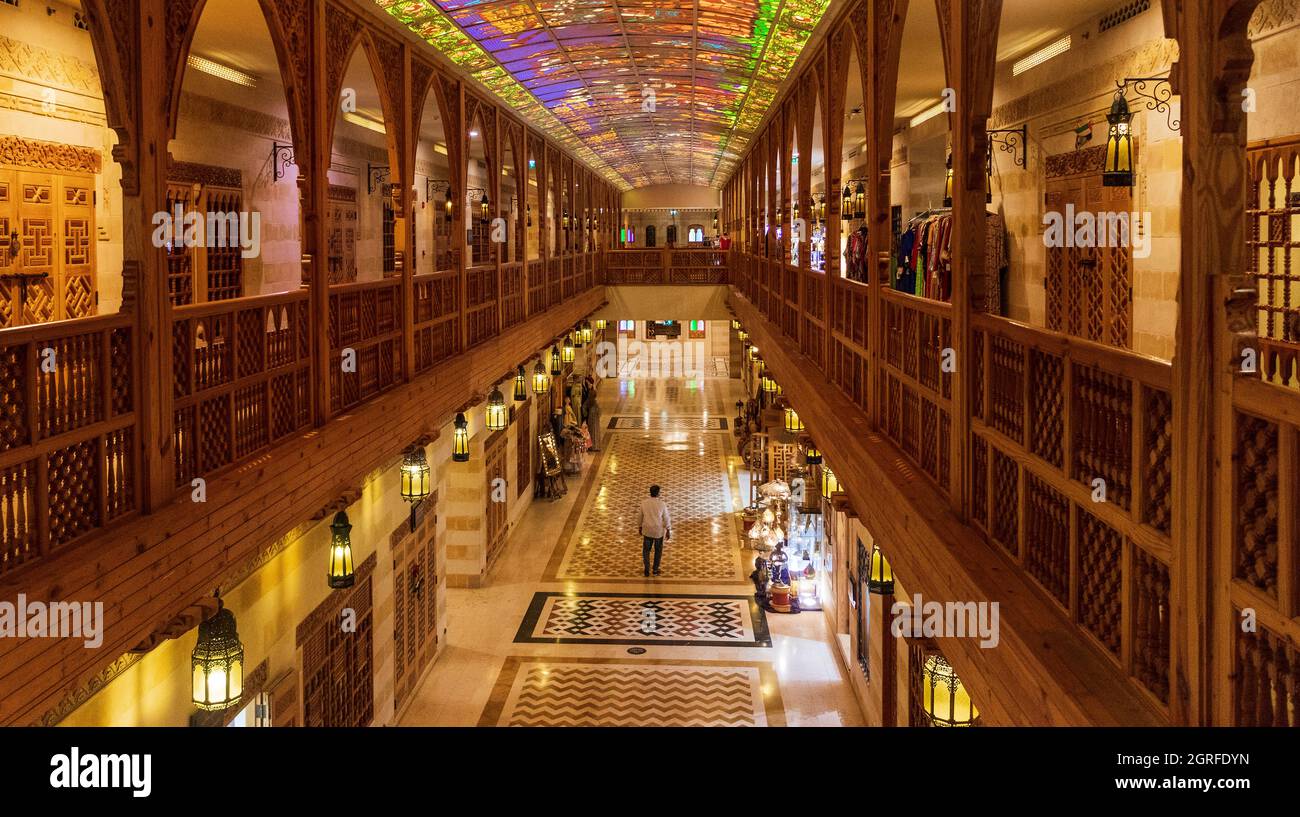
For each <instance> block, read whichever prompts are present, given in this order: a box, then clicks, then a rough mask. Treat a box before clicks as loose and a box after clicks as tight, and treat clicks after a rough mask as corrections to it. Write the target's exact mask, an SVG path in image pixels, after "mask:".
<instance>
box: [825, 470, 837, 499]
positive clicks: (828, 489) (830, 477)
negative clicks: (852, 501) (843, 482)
mask: <svg viewBox="0 0 1300 817" xmlns="http://www.w3.org/2000/svg"><path fill="white" fill-rule="evenodd" d="M839 490H840V481H839V480H838V479H836V478H835V472H834V471H832V470H831V469H830V468H828V467H826V466H825V465H823V466H822V496H830V495H831V494H835V493H839Z"/></svg>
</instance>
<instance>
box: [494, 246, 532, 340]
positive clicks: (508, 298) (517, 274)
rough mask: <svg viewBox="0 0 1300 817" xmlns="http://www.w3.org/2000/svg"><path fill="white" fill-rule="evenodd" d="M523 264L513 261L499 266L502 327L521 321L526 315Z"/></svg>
mask: <svg viewBox="0 0 1300 817" xmlns="http://www.w3.org/2000/svg"><path fill="white" fill-rule="evenodd" d="M524 269H525V268H524V264H523V262H521V261H514V262H511V263H509V264H503V265H502V266H501V322H502V328H509V327H511V326H515V325H517V324H520V323H523V322H524V318H526V317H527V307H528V302H527V293H526V292H525V291H524Z"/></svg>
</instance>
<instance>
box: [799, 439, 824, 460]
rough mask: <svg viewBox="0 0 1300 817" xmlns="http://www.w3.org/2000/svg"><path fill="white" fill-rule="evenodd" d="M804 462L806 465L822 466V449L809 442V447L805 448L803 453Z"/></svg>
mask: <svg viewBox="0 0 1300 817" xmlns="http://www.w3.org/2000/svg"><path fill="white" fill-rule="evenodd" d="M803 461H804V465H821V464H822V452H821V449H820V448H818V447H816V446H815V445H813V444H812V443H811V442H809V443H808V447H807V448H805V449H804V452H803Z"/></svg>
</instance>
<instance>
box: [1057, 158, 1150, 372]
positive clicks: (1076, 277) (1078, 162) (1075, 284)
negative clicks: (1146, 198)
mask: <svg viewBox="0 0 1300 817" xmlns="http://www.w3.org/2000/svg"><path fill="white" fill-rule="evenodd" d="M1105 158H1106V148H1105V146H1104V145H1099V146H1097V147H1093V148H1087V149H1086V150H1078V151H1073V152H1070V153H1060V154H1057V155H1055V156H1049V157H1047V182H1046V183H1047V190H1046V192H1045V193H1044V196H1043V198H1044V205H1045V209H1046V211H1047V212H1049V213H1051V212H1054V213H1060V214H1062V216H1064V215H1066V214H1067V213H1068V212H1070V211H1069V209H1068V208H1069V207H1070V205H1073V212H1074V213H1083V212H1088V213H1092V214H1094V215H1097V214H1101V213H1110V214H1120V213H1123V214H1125V218H1128V214H1129V213H1130V212H1131V211H1132V209H1133V202H1132V194H1131V193H1130V191H1129V188H1127V187H1103V186H1102V183H1101V170H1102V165H1103V164H1104V162H1105ZM1065 229H1066V230H1073V229H1074V225H1073V224H1070V223H1069V222H1068V221H1067V222H1066V223H1065ZM1129 229H1131V230H1137V229H1139V225H1137V224H1130V225H1129ZM1132 270H1133V253H1132V240H1131V238H1130V241H1129V243H1128V244H1127V245H1126V246H1113V245H1112V246H1103V247H1077V246H1075V247H1059V246H1058V247H1048V248H1047V276H1046V279H1045V281H1044V284H1045V287H1046V290H1047V328H1048V329H1054V330H1056V331H1058V332H1065V333H1067V334H1070V335H1075V336H1077V337H1081V338H1087V339H1088V340H1095V341H1097V342H1099V343H1106V344H1110V345H1111V346H1119V347H1124V348H1131V347H1132V346H1133V336H1132V326H1133V280H1132V275H1133V272H1132Z"/></svg>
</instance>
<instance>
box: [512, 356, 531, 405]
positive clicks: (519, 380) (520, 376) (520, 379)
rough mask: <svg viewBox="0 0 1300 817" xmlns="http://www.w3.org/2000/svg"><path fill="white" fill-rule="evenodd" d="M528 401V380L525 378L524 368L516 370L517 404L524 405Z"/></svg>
mask: <svg viewBox="0 0 1300 817" xmlns="http://www.w3.org/2000/svg"><path fill="white" fill-rule="evenodd" d="M527 399H528V378H527V377H525V376H524V367H523V366H522V365H521V366H520V367H519V368H518V369H515V402H516V403H522V402H524V401H525V400H527Z"/></svg>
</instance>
